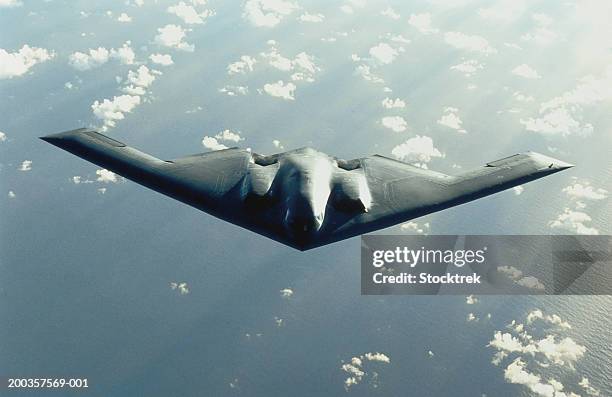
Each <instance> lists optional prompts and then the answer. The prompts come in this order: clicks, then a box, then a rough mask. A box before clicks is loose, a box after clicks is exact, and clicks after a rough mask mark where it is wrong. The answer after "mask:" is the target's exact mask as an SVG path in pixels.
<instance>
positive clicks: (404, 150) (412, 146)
mask: <svg viewBox="0 0 612 397" xmlns="http://www.w3.org/2000/svg"><path fill="white" fill-rule="evenodd" d="M391 154H392V155H393V156H395V157H396V158H398V159H400V160H403V161H408V162H420V163H428V162H430V161H431V159H433V158H435V157H444V155H443V154H442V153H441V152H440V151H439V150H438V149H436V148H435V147H434V144H433V140H432V139H431V138H430V137H428V136H420V135H417V136H416V137H414V138H410V139H408V140H407V141H406V142H404V143H402V144H400V145H398V146H396V147H394V148H393V150H392V151H391Z"/></svg>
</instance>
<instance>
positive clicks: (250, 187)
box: [41, 128, 572, 250]
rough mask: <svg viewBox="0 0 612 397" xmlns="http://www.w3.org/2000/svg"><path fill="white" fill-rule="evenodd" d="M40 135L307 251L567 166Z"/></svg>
mask: <svg viewBox="0 0 612 397" xmlns="http://www.w3.org/2000/svg"><path fill="white" fill-rule="evenodd" d="M41 139H43V140H45V141H47V142H49V143H51V144H53V145H55V146H58V147H60V148H62V149H64V150H67V151H69V152H71V153H73V154H75V155H77V156H79V157H82V158H84V159H85V160H88V161H90V162H92V163H95V164H97V165H99V166H100V167H104V168H106V169H108V170H110V171H113V172H115V173H117V174H119V175H122V176H124V177H125V178H128V179H131V180H133V181H134V182H137V183H139V184H141V185H144V186H146V187H149V188H151V189H153V190H156V191H158V192H160V193H162V194H165V195H167V196H170V197H172V198H174V199H176V200H180V201H182V202H184V203H186V204H189V205H191V206H193V207H196V208H198V209H200V210H202V211H204V212H207V213H209V214H211V215H213V216H216V217H218V218H221V219H223V220H225V221H228V222H231V223H233V224H236V225H238V226H242V227H244V228H246V229H249V230H252V231H254V232H256V233H259V234H262V235H264V236H267V237H269V238H271V239H274V240H276V241H279V242H281V243H283V244H286V245H289V246H291V247H294V248H297V249H299V250H307V249H311V248H315V247H319V246H322V245H326V244H329V243H333V242H335V241H339V240H343V239H347V238H349V237H353V236H357V235H361V234H364V233H368V232H372V231H374V230H378V229H382V228H386V227H389V226H392V225H395V224H397V223H401V222H405V221H407V220H410V219H413V218H417V217H420V216H423V215H425V214H429V213H432V212H436V211H440V210H443V209H446V208H449V207H453V206H455V205H459V204H463V203H466V202H468V201H472V200H476V199H479V198H481V197H484V196H488V195H490V194H493V193H497V192H500V191H502V190H505V189H509V188H511V187H514V186H517V185H521V184H524V183H527V182H531V181H533V180H535V179H538V178H542V177H544V176H547V175H550V174H553V173H555V172H558V171H562V170H565V169H567V168H570V167H572V165H571V164H567V163H564V162H562V161H559V160H556V159H553V158H550V157H547V156H544V155H541V154H538V153H533V152H526V153H521V154H515V155H513V156H509V157H506V158H503V159H501V160H496V161H492V162H490V163H487V164H486V165H485V166H484V167H482V168H479V169H476V170H474V171H470V172H466V173H463V174H460V175H457V176H451V175H446V174H442V173H439V172H434V171H430V170H426V169H422V168H419V167H415V166H412V165H410V164H406V163H403V162H401V161H397V160H393V159H390V158H387V157H383V156H379V155H373V156H369V157H364V158H360V159H354V160H342V159H338V158H335V157H331V156H328V155H326V154H325V153H321V152H319V151H316V150H314V149H312V148H307V147H306V148H301V149H296V150H291V151H288V152H284V153H278V154H274V155H270V156H263V155H259V154H256V153H251V152H250V151H247V150H243V149H239V148H231V149H226V150H219V151H214V152H208V153H201V154H195V155H191V156H186V157H181V158H179V159H176V160H160V159H158V158H156V157H153V156H151V155H149V154H146V153H143V152H140V151H138V150H136V149H134V148H131V147H129V146H126V145H125V144H123V143H121V142H118V141H116V140H114V139H112V138H109V137H107V136H105V135H102V134H100V133H98V132H96V131H93V130H90V129H85V128H81V129H77V130H73V131H67V132H62V133H59V134H53V135H48V136H45V137H42V138H41Z"/></svg>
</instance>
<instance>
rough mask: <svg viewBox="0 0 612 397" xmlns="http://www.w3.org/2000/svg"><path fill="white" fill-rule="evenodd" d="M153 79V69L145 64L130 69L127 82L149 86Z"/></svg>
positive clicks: (139, 85)
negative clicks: (134, 69) (133, 69)
mask: <svg viewBox="0 0 612 397" xmlns="http://www.w3.org/2000/svg"><path fill="white" fill-rule="evenodd" d="M154 81H155V74H154V71H153V72H152V71H151V69H149V68H148V67H146V66H145V65H141V66H140V67H139V68H138V69H137V70H136V71H135V72H134V71H131V70H130V71H129V72H128V77H127V82H128V83H130V84H134V85H136V86H138V87H149V86H150V85H151V84H152V83H153V82H154Z"/></svg>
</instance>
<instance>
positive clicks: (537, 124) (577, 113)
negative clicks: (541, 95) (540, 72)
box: [521, 66, 612, 136]
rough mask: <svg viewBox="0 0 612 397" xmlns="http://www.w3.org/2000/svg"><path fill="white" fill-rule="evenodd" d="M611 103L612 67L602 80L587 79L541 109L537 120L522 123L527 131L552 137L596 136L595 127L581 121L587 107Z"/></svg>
mask: <svg viewBox="0 0 612 397" xmlns="http://www.w3.org/2000/svg"><path fill="white" fill-rule="evenodd" d="M611 99H612V66H609V67H608V68H607V69H606V70H605V72H604V73H603V74H602V76H601V77H595V76H593V75H588V76H585V77H583V78H581V79H580V80H579V83H578V85H577V86H576V87H575V88H574V89H572V90H570V91H567V92H565V93H563V94H562V95H560V96H558V97H555V98H553V99H551V100H549V101H547V102H544V103H542V104H541V106H540V116H539V117H538V118H529V119H526V120H522V119H521V123H522V124H523V125H525V128H526V129H527V130H528V131H534V132H539V133H542V134H550V135H555V134H559V135H563V136H566V135H573V134H576V135H582V136H586V135H589V134H591V133H592V132H593V125H592V124H590V123H582V122H581V121H580V119H581V114H582V111H583V108H584V107H585V106H589V105H593V104H597V103H600V102H603V101H609V100H611Z"/></svg>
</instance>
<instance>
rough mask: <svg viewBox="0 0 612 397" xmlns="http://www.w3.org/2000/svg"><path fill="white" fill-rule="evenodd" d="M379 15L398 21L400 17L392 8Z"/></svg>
mask: <svg viewBox="0 0 612 397" xmlns="http://www.w3.org/2000/svg"><path fill="white" fill-rule="evenodd" d="M380 15H382V16H384V17H387V18H391V19H400V18H401V16H400V14H398V13H397V12H396V11H395V10H394V9H393V8H391V7H387V8H385V9H384V10H382V11H381V12H380Z"/></svg>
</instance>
